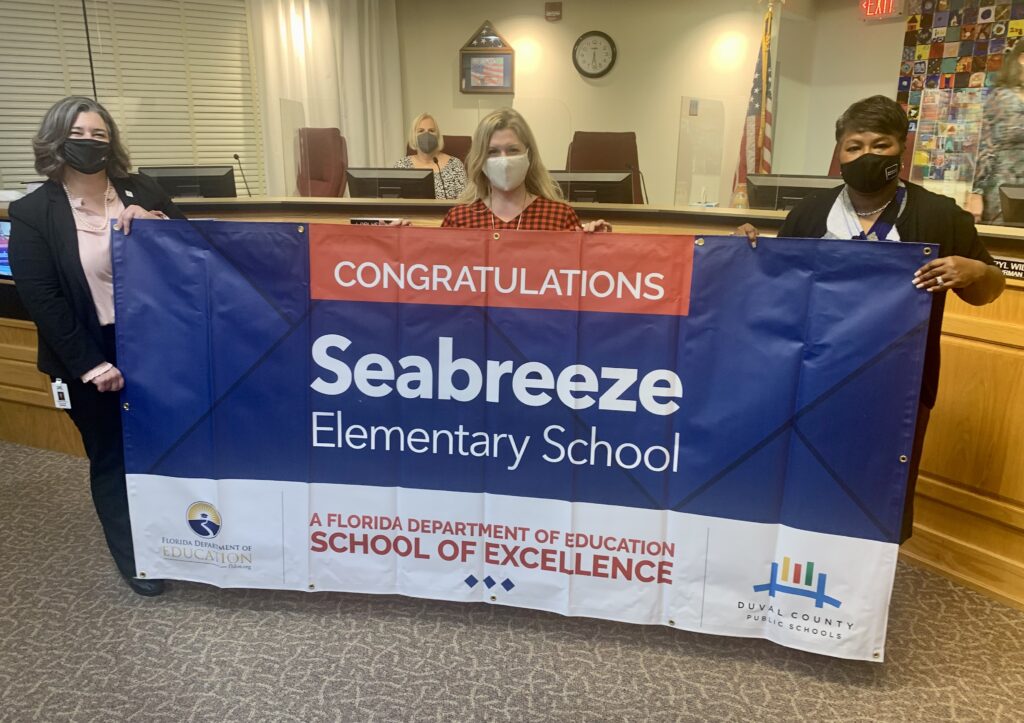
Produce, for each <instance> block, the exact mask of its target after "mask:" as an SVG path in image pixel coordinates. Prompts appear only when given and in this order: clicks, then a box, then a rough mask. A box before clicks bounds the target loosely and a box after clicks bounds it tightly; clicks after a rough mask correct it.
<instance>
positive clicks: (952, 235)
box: [739, 95, 1005, 542]
mask: <svg viewBox="0 0 1024 723" xmlns="http://www.w3.org/2000/svg"><path fill="white" fill-rule="evenodd" d="M908 126H909V123H908V121H907V114H906V112H905V111H904V110H903V108H902V107H901V106H900V104H899V103H897V102H896V101H894V100H892V99H891V98H886V97H885V96H882V95H875V96H872V97H870V98H865V99H864V100H860V101H857V102H856V103H854V104H853V105H851V106H850V107H849V108H847V109H846V111H845V112H844V113H843V114H842V115H841V116H840V117H839V120H837V121H836V142H837V143H838V144H839V162H840V170H841V172H842V175H843V181H845V183H844V184H842V185H839V186H836V187H835V188H832V189H829V190H826V191H818V192H817V193H814V194H812V195H810V196H808V197H807V198H805V199H804V200H802V201H801V202H800V203H798V204H797V206H796V207H795V208H794V209H793V210H792V211H790V212H789V215H788V216H786V220H785V221H784V222H783V224H782V228H781V229H779V234H778V235H779V236H780V237H790V238H834V239H866V240H868V241H917V242H922V243H933V244H938V245H939V254H938V256H939V257H938V258H936V259H934V260H932V261H929V262H928V263H926V264H924V265H923V266H921V267H920V268H919V269H918V270H917V272H916V273H915V274H914V278H913V279H912V280H911V279H908V280H907V283H913V284H914V286H916V287H917V288H918V289H921V290H923V291H926V292H927V293H929V294H931V295H932V314H931V320H930V322H929V325H928V340H927V344H926V347H925V354H924V375H923V378H922V384H921V396H920V404H919V407H918V412H917V427H916V432H915V436H914V442H913V450H912V453H911V457H910V463H909V464H908V473H909V476H908V481H907V497H906V502H905V504H904V507H903V527H902V530H901V534H900V542H905V541H906V540H907V538H909V537H910V535H911V533H912V531H913V514H914V487H915V485H916V483H917V472H918V467H919V465H920V463H921V452H922V450H923V449H924V434H925V430H926V428H927V426H928V417H929V414H930V412H931V409H932V407H934V406H935V397H936V394H937V393H938V387H939V337H940V334H941V331H942V312H943V309H944V308H945V304H946V292H947V291H953V292H954V293H955V294H956V295H957V296H959V297H960V298H961V299H963V300H964V301H966V302H967V303H968V304H973V305H975V306H982V305H983V304H988V303H990V302H992V301H995V299H996V298H997V297H998V296H999V295H1000V294H1001V293H1002V292H1003V287H1004V285H1005V280H1004V278H1003V273H1002V272H1001V271H1000V270H999V268H998V267H997V266H996V265H995V263H994V262H993V260H992V257H991V256H990V255H989V252H988V250H987V249H986V248H985V246H984V245H983V244H982V243H981V241H980V240H979V239H978V232H977V230H976V229H975V228H974V221H973V219H972V218H971V215H970V214H969V213H967V212H966V211H963V210H962V209H961V208H960V207H959V206H957V205H956V203H955V202H954V201H953V199H951V198H948V197H946V196H940V195H938V194H936V193H932V192H931V191H926V190H925V189H924V188H922V187H921V186H918V185H917V184H914V183H907V182H904V181H901V180H900V166H901V158H902V155H903V148H904V146H905V145H906V142H907V130H908ZM739 231H740V232H741V233H744V234H745V235H746V236H747V238H748V239H749V240H750V242H751V245H753V246H756V245H757V243H756V242H757V235H758V234H757V229H755V228H754V227H753V226H751V225H750V224H744V225H743V226H741V227H740V228H739ZM865 303H871V299H870V298H866V299H865ZM893 313H899V309H893Z"/></svg>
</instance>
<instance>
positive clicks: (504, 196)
mask: <svg viewBox="0 0 1024 723" xmlns="http://www.w3.org/2000/svg"><path fill="white" fill-rule="evenodd" d="M466 175H467V176H468V181H467V183H466V190H465V191H464V192H463V194H462V196H461V197H460V198H459V200H460V201H462V205H460V206H455V207H453V208H452V209H451V210H450V211H449V212H448V214H447V215H446V216H445V217H444V221H443V222H442V223H441V226H442V227H456V228H495V229H506V230H508V229H512V230H523V231H579V230H584V231H611V226H610V225H609V224H608V223H606V222H605V221H603V220H600V221H591V222H589V223H586V224H581V223H580V219H579V217H578V216H576V212H575V211H574V210H573V209H572V207H571V206H569V205H568V204H567V203H563V202H562V200H561V198H562V192H561V189H560V188H559V187H558V184H557V183H555V182H554V181H553V180H552V178H551V176H550V175H549V174H548V171H547V169H546V168H545V167H544V163H543V162H542V161H541V160H540V153H538V152H537V142H536V140H534V137H533V132H532V131H531V130H530V126H528V125H527V124H526V120H525V119H524V118H523V117H522V116H521V115H519V113H518V112H516V111H514V110H512V109H511V108H503V109H501V110H496V111H494V112H493V113H491V114H489V115H488V116H486V117H485V118H484V119H483V120H482V121H480V125H479V126H477V129H476V132H475V133H474V134H473V145H472V147H471V148H470V150H469V155H468V156H467V157H466Z"/></svg>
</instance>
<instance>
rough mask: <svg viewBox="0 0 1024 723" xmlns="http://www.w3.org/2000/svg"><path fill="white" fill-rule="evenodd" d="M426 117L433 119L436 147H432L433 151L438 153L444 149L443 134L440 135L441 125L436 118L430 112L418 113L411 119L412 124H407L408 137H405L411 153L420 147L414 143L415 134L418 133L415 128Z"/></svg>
mask: <svg viewBox="0 0 1024 723" xmlns="http://www.w3.org/2000/svg"><path fill="white" fill-rule="evenodd" d="M427 118H429V119H430V120H432V121H434V129H435V130H436V131H437V148H436V149H434V153H440V152H441V151H443V150H444V136H443V135H441V126H439V125H438V124H437V118H435V117H434V116H432V115H430V113H420V114H419V115H418V116H416V117H415V118H414V119H413V121H412V125H411V126H409V137H408V138H407V139H406V140H407V141H408V142H409V148H412V152H413V153H416V152H417V151H419V149H420V147H419V146H418V145H416V136H418V135H419V134H418V133H417V132H416V129H417V128H419V127H420V123H422V122H423V121H425V120H426V119H427Z"/></svg>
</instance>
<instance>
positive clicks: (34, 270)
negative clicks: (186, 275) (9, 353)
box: [7, 175, 185, 379]
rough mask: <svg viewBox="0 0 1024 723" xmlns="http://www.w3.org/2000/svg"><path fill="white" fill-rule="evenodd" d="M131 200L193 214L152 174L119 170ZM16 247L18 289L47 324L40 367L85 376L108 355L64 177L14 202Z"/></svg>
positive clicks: (119, 186)
mask: <svg viewBox="0 0 1024 723" xmlns="http://www.w3.org/2000/svg"><path fill="white" fill-rule="evenodd" d="M110 180H111V183H113V185H114V188H115V189H116V190H117V195H118V196H120V197H121V203H123V204H124V205H125V207H128V206H131V205H137V206H142V207H143V208H144V209H146V210H147V211H154V210H157V211H163V212H164V213H165V214H167V215H168V216H169V217H171V218H185V216H184V214H182V212H181V211H179V210H178V208H177V207H176V206H175V205H174V204H173V203H172V202H171V199H170V198H169V197H168V196H167V194H166V193H164V191H163V189H161V188H160V187H159V186H158V185H157V184H156V183H155V182H153V181H152V180H150V179H149V178H146V177H145V176H139V175H131V176H129V177H128V178H111V179H110ZM7 214H8V216H10V219H11V238H10V248H9V249H8V251H9V255H10V263H11V270H12V272H13V273H14V283H15V288H16V289H17V290H18V296H20V297H21V300H22V303H23V304H24V305H25V308H26V309H27V310H28V313H29V316H30V317H32V321H34V322H35V324H36V327H37V328H38V330H39V357H38V366H39V371H41V372H43V373H44V374H49V375H51V376H54V377H62V378H64V379H78V378H79V377H81V376H82V375H83V374H85V373H86V372H87V371H89V370H90V369H93V368H95V367H97V366H99V365H100V364H102V363H103V362H104V361H108V360H107V359H106V358H105V355H104V353H103V335H102V332H101V331H100V321H99V317H98V316H97V315H96V306H95V304H94V303H93V300H92V293H91V292H90V291H89V284H88V283H87V282H86V280H85V272H84V271H83V270H82V260H81V258H80V256H79V254H78V230H77V229H76V228H75V218H74V216H73V215H72V213H71V204H70V203H69V202H68V198H67V196H66V195H65V193H64V189H63V188H62V187H61V185H60V184H59V183H57V182H56V181H47V182H46V183H44V184H43V185H42V186H41V187H39V188H37V189H36V190H35V191H33V192H32V193H30V194H28V195H27V196H25V197H24V198H20V199H18V200H17V201H14V202H13V203H11V205H10V206H9V207H8V209H7Z"/></svg>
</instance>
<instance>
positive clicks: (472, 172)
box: [458, 108, 562, 203]
mask: <svg viewBox="0 0 1024 723" xmlns="http://www.w3.org/2000/svg"><path fill="white" fill-rule="evenodd" d="M505 129H508V130H510V131H512V132H514V133H515V134H516V135H517V136H519V140H520V141H522V143H523V145H524V146H526V152H527V153H529V155H530V168H529V170H528V171H527V172H526V190H527V191H529V192H530V193H532V194H534V195H535V196H540V197H541V198H546V199H548V200H549V201H561V200H562V189H561V188H559V186H558V184H557V183H555V181H554V179H552V178H551V174H549V173H548V169H547V168H545V167H544V162H543V161H541V159H540V151H539V150H538V149H537V141H536V139H535V138H534V137H533V131H531V130H530V126H528V125H527V124H526V119H525V118H523V117H522V116H521V115H520V114H519V113H518V112H517V111H515V110H512V109H511V108H501V109H499V110H496V111H493V112H492V113H489V114H488V115H486V116H484V118H483V120H481V121H480V125H478V126H477V127H476V131H474V133H473V145H471V146H470V148H469V155H467V156H466V179H467V180H466V189H465V190H464V191H463V192H462V195H461V196H460V197H459V199H458V202H459V203H475V202H476V201H479V200H482V199H484V198H488V197H489V196H490V195H491V184H490V182H489V181H488V180H487V174H485V173H484V162H485V161H486V160H487V149H488V146H489V145H490V143H491V136H493V135H494V132H495V131H501V130H505Z"/></svg>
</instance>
